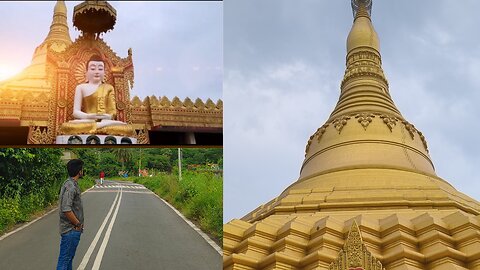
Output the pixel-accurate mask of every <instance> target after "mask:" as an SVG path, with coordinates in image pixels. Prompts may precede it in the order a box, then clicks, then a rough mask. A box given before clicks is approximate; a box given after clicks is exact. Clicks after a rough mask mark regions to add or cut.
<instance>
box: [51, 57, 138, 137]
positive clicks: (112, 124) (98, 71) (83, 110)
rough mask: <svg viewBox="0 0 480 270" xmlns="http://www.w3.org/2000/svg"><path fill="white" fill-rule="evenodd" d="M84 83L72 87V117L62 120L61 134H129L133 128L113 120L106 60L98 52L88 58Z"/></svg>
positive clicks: (114, 111)
mask: <svg viewBox="0 0 480 270" xmlns="http://www.w3.org/2000/svg"><path fill="white" fill-rule="evenodd" d="M86 77H87V83H82V84H80V85H78V86H77V88H76V89H75V97H74V104H73V117H74V118H75V119H74V120H71V121H68V122H66V123H63V124H62V125H61V127H60V133H61V134H74V135H77V134H106V135H121V136H132V135H133V134H134V130H133V127H132V126H131V125H128V124H127V123H125V122H122V121H117V120H115V119H116V112H117V109H116V103H115V91H114V89H113V86H112V85H110V84H107V83H103V80H104V77H105V63H104V61H103V59H102V58H101V57H99V56H97V55H94V56H92V57H91V58H90V60H89V61H88V63H87V71H86Z"/></svg>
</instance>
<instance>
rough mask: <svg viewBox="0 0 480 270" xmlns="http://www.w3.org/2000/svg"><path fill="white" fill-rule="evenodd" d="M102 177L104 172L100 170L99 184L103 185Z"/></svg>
mask: <svg viewBox="0 0 480 270" xmlns="http://www.w3.org/2000/svg"><path fill="white" fill-rule="evenodd" d="M103 178H105V173H104V172H103V171H101V172H100V185H103Z"/></svg>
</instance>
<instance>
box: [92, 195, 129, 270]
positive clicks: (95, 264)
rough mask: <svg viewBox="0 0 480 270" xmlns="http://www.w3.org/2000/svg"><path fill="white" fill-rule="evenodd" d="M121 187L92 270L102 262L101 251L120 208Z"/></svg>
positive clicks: (96, 269)
mask: <svg viewBox="0 0 480 270" xmlns="http://www.w3.org/2000/svg"><path fill="white" fill-rule="evenodd" d="M122 194H123V192H122V188H120V199H118V204H117V207H116V208H115V213H113V217H112V220H111V221H110V224H108V228H107V232H106V233H105V237H104V238H103V241H102V245H101V246H100V249H99V250H98V253H97V257H95V262H94V263H93V267H92V270H98V269H99V268H100V264H101V263H102V259H103V253H104V252H105V248H106V247H107V244H108V240H109V239H110V234H111V233H112V227H113V224H114V223H115V219H116V218H117V214H118V209H119V208H120V203H121V202H122Z"/></svg>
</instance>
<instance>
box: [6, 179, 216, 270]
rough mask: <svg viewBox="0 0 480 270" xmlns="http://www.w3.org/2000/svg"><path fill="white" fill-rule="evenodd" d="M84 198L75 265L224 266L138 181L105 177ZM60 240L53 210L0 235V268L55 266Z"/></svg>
mask: <svg viewBox="0 0 480 270" xmlns="http://www.w3.org/2000/svg"><path fill="white" fill-rule="evenodd" d="M82 201H83V206H84V212H85V230H84V233H83V234H82V238H81V240H80V244H79V246H78V249H77V253H76V256H75V258H74V262H73V267H74V269H77V270H78V269H105V270H108V269H116V270H118V269H135V270H137V269H160V270H163V269H165V270H166V269H172V270H182V269H189V270H191V269H196V270H197V269H198V270H202V269H205V270H215V269H221V267H222V258H221V255H220V254H219V253H218V252H217V251H216V250H215V249H214V248H213V247H212V246H211V245H209V244H208V243H207V242H206V241H205V239H203V238H202V237H201V236H200V235H199V234H198V233H197V232H196V231H195V230H194V229H192V228H191V227H190V226H189V225H188V224H187V223H186V222H185V221H184V220H183V219H182V218H180V217H179V216H178V215H177V214H176V213H175V212H174V211H173V210H172V209H171V208H170V207H168V206H167V205H166V204H165V203H164V202H162V201H161V200H159V199H158V198H157V197H156V196H155V195H153V193H151V192H150V191H149V190H148V189H146V188H145V187H143V186H141V185H137V184H131V183H121V182H118V183H117V182H113V181H105V182H104V186H103V187H99V186H95V187H94V188H93V189H91V190H90V191H88V192H85V193H84V194H83V195H82ZM59 244H60V235H59V233H58V210H56V211H54V212H52V213H50V214H48V215H47V216H45V217H43V218H41V219H40V220H38V221H37V222H35V223H33V224H32V225H30V226H28V227H26V228H24V229H23V230H20V231H18V232H16V233H14V234H12V235H10V236H8V237H6V238H5V239H3V240H0V269H2V270H8V269H15V270H19V269H55V267H56V263H57V258H58V252H59ZM87 251H88V252H87ZM89 254H90V256H89ZM82 261H83V264H82V266H81V267H79V266H80V264H81V263H82Z"/></svg>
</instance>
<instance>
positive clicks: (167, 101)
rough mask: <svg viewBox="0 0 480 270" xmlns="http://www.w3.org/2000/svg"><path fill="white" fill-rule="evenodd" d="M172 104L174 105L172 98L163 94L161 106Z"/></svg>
mask: <svg viewBox="0 0 480 270" xmlns="http://www.w3.org/2000/svg"><path fill="white" fill-rule="evenodd" d="M170 105H172V103H171V102H170V100H169V99H168V98H167V97H166V96H163V97H162V99H161V100H160V106H162V107H170Z"/></svg>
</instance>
